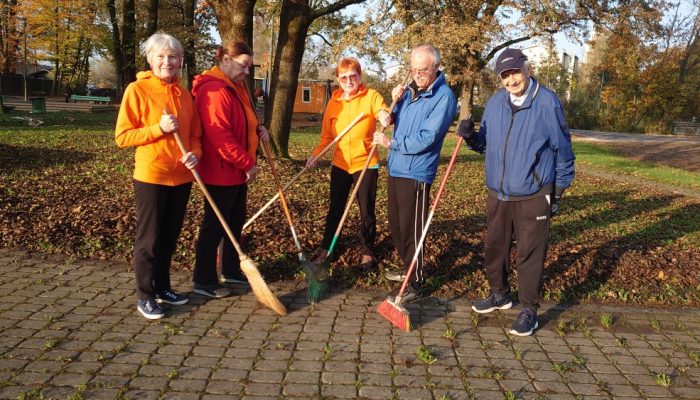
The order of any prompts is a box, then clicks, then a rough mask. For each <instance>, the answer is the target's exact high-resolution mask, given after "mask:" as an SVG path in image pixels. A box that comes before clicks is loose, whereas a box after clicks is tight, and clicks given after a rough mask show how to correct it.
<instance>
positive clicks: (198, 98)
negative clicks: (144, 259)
mask: <svg viewBox="0 0 700 400" xmlns="http://www.w3.org/2000/svg"><path fill="white" fill-rule="evenodd" d="M216 59H217V60H218V64H219V65H218V66H214V67H212V68H211V69H209V70H207V71H204V72H203V73H202V74H201V75H197V76H196V77H195V78H194V82H193V85H192V94H193V95H194V97H195V105H196V107H197V110H198V111H199V115H200V117H201V119H202V128H203V136H202V153H203V154H202V160H201V162H200V164H199V166H198V168H197V169H198V170H199V172H200V174H201V176H202V180H203V181H204V183H205V184H206V186H207V189H208V190H209V193H210V194H211V195H212V198H213V199H214V201H215V202H216V205H217V206H218V207H219V209H220V210H221V213H222V214H223V215H224V217H225V218H226V222H227V224H228V225H229V227H230V228H231V230H232V231H233V234H234V237H235V238H236V239H237V240H240V239H241V231H242V229H243V223H244V222H245V214H246V198H247V193H248V182H250V181H251V180H252V179H253V178H255V175H256V174H257V171H258V169H257V167H256V160H255V152H256V150H257V147H258V139H259V138H262V139H263V140H268V138H269V136H268V133H267V130H266V129H265V127H263V126H262V125H259V124H258V118H257V116H256V114H255V110H253V107H252V104H251V101H250V95H249V94H248V90H247V89H246V87H245V84H244V83H243V81H244V80H245V78H246V77H247V76H248V74H249V73H250V67H252V65H253V51H252V50H251V49H250V47H249V46H248V45H247V44H245V43H243V42H231V43H227V44H225V45H224V46H221V47H219V49H218V50H217V51H216ZM223 236H224V230H223V227H222V226H221V223H220V222H219V220H218V219H217V217H216V214H215V213H214V211H213V210H212V208H211V206H210V205H209V204H208V203H207V204H205V206H204V217H203V219H202V223H201V226H200V229H199V238H198V239H197V246H196V247H197V255H196V261H195V267H194V276H193V278H192V279H193V281H194V290H193V291H194V292H195V293H197V294H201V295H203V296H208V297H214V298H218V297H225V296H227V295H228V294H229V293H230V290H228V289H227V288H224V287H221V285H220V284H219V279H218V278H217V272H216V251H217V247H218V244H219V242H220V241H221V239H222V238H223ZM239 264H240V260H239V258H238V253H237V252H236V250H235V249H234V247H233V245H232V244H231V242H230V241H229V240H228V239H226V240H224V246H223V252H222V256H221V281H222V282H224V283H239V284H247V280H246V278H245V276H244V275H243V273H242V272H241V269H240V265H239Z"/></svg>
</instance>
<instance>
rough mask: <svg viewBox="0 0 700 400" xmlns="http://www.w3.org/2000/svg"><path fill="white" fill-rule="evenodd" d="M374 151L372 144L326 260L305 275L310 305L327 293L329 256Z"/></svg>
mask: <svg viewBox="0 0 700 400" xmlns="http://www.w3.org/2000/svg"><path fill="white" fill-rule="evenodd" d="M376 150H377V145H376V144H373V145H372V147H371V149H370V150H369V154H368V155H367V161H365V165H364V167H362V172H360V176H359V177H358V178H357V182H355V187H353V189H352V193H351V194H350V198H349V199H348V203H347V205H346V206H345V210H344V211H343V216H342V217H341V218H340V222H339V223H338V228H336V230H335V233H334V234H333V240H332V241H331V245H330V247H328V255H326V259H325V260H324V261H323V263H321V265H320V266H318V265H316V264H314V267H313V270H312V271H311V272H312V273H311V274H308V275H307V281H308V286H307V288H306V297H307V298H308V299H309V302H310V303H311V304H314V303H316V302H317V301H319V300H321V299H322V298H323V297H325V296H326V294H327V293H328V275H329V274H328V271H329V267H330V259H331V254H333V249H334V248H335V244H336V243H337V242H338V237H340V231H342V230H343V224H345V219H346V218H347V216H348V213H349V212H350V207H352V203H353V200H354V199H355V196H356V195H357V191H358V190H359V189H360V184H361V183H362V178H364V177H365V172H367V167H369V163H370V162H371V161H372V156H373V155H374V152H375V151H376Z"/></svg>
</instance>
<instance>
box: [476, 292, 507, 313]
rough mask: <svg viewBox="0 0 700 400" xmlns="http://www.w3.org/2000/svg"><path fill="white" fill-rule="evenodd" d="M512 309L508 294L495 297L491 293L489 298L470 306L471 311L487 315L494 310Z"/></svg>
mask: <svg viewBox="0 0 700 400" xmlns="http://www.w3.org/2000/svg"><path fill="white" fill-rule="evenodd" d="M511 307H513V302H512V301H510V294H504V295H497V294H496V293H491V294H490V295H489V297H487V298H485V299H483V300H480V301H477V302H475V303H474V304H473V305H472V310H474V311H475V312H477V313H479V314H488V313H490V312H492V311H496V310H507V309H509V308H511Z"/></svg>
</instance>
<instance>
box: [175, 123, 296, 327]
mask: <svg viewBox="0 0 700 400" xmlns="http://www.w3.org/2000/svg"><path fill="white" fill-rule="evenodd" d="M163 114H168V112H167V110H163ZM173 136H174V137H175V140H176V141H177V145H178V147H179V148H180V151H181V152H182V154H183V155H184V154H187V149H185V145H184V144H183V143H182V139H181V138H180V135H179V134H178V133H177V131H175V132H173ZM190 172H192V175H193V176H194V179H195V180H196V181H197V184H198V185H199V188H200V189H202V193H204V197H206V198H207V201H208V202H209V205H210V206H211V208H212V210H214V213H215V214H216V216H217V218H219V222H220V223H221V226H222V227H223V228H224V230H225V231H226V234H227V235H228V238H229V239H230V240H231V243H232V244H233V247H234V248H235V249H236V252H237V253H238V257H239V258H240V266H241V271H243V274H245V276H246V278H247V279H248V283H250V287H251V288H252V289H253V294H255V297H256V298H257V299H258V301H259V302H261V303H262V304H263V305H265V306H266V307H269V308H270V309H272V310H273V311H274V312H276V313H277V314H279V315H287V309H286V308H285V307H284V305H283V304H282V303H281V302H280V301H279V299H277V297H276V296H275V295H274V294H273V293H272V291H270V288H269V287H267V284H266V283H265V280H264V279H263V277H262V275H260V271H258V268H257V267H256V266H255V263H254V262H253V260H251V259H250V257H248V255H246V254H245V253H244V252H243V250H241V246H240V245H239V244H238V241H236V238H235V237H234V236H233V232H232V231H231V228H230V227H229V226H228V224H227V223H226V219H225V218H224V216H223V215H222V214H221V211H220V210H219V207H217V206H216V203H215V202H214V199H212V197H211V195H210V194H209V191H208V190H207V187H206V186H204V182H203V181H202V178H201V177H200V176H199V173H198V172H197V170H195V169H191V170H190Z"/></svg>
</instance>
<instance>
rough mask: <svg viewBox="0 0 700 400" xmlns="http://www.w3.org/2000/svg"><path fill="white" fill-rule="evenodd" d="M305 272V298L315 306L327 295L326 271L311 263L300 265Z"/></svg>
mask: <svg viewBox="0 0 700 400" xmlns="http://www.w3.org/2000/svg"><path fill="white" fill-rule="evenodd" d="M302 265H303V267H304V270H305V272H306V298H307V299H308V300H309V303H311V304H315V303H317V302H318V301H320V300H321V299H323V298H324V297H326V294H327V293H328V271H327V270H326V269H324V268H323V267H322V266H319V265H318V264H315V263H313V262H309V261H307V262H304V263H302Z"/></svg>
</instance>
